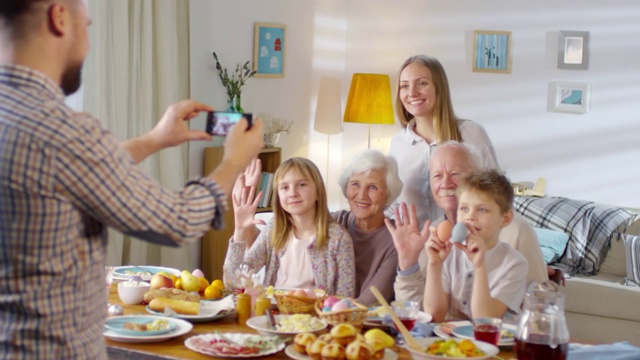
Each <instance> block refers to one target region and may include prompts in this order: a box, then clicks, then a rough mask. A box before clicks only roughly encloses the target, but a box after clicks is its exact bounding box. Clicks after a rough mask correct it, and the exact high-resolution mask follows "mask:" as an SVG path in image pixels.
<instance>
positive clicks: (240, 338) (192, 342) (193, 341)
mask: <svg viewBox="0 0 640 360" xmlns="http://www.w3.org/2000/svg"><path fill="white" fill-rule="evenodd" d="M224 336H225V337H226V338H228V339H229V340H231V341H234V342H238V343H242V342H244V341H245V340H246V339H248V338H253V339H265V338H273V336H264V335H254V334H240V333H229V334H224ZM215 339H220V335H218V334H202V335H196V336H192V337H190V338H188V339H187V340H185V341H184V345H185V346H186V347H187V348H188V349H189V350H191V351H195V352H197V353H200V354H204V355H209V356H215V357H217V358H251V357H259V356H266V355H271V354H275V353H277V352H278V351H280V350H282V349H284V346H285V344H284V342H281V341H280V340H278V343H276V344H275V347H273V348H271V349H268V350H264V351H261V352H259V353H256V354H247V355H243V354H234V355H231V354H224V353H219V352H218V351H216V350H215V349H213V348H207V347H199V346H198V343H200V342H209V341H211V340H215Z"/></svg>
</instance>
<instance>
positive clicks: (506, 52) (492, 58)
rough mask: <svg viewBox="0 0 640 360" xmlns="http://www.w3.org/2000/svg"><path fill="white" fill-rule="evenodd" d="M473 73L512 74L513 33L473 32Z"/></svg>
mask: <svg viewBox="0 0 640 360" xmlns="http://www.w3.org/2000/svg"><path fill="white" fill-rule="evenodd" d="M473 39H474V41H473V71H479V72H493V73H505V74H511V47H512V43H513V39H512V36H511V31H491V30H475V31H474V32H473Z"/></svg>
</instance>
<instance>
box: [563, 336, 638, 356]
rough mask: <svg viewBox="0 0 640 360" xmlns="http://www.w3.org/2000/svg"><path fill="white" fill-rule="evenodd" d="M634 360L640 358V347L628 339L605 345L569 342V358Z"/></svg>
mask: <svg viewBox="0 0 640 360" xmlns="http://www.w3.org/2000/svg"><path fill="white" fill-rule="evenodd" d="M600 359H607V360H632V359H640V348H639V347H637V346H633V345H631V344H629V342H627V341H623V342H617V343H613V344H604V345H586V346H585V345H580V344H569V356H568V357H567V360H600Z"/></svg>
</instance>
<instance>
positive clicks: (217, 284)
mask: <svg viewBox="0 0 640 360" xmlns="http://www.w3.org/2000/svg"><path fill="white" fill-rule="evenodd" d="M211 285H215V287H217V288H218V289H220V290H224V289H225V287H224V283H223V282H222V280H220V279H218V280H213V281H212V282H211Z"/></svg>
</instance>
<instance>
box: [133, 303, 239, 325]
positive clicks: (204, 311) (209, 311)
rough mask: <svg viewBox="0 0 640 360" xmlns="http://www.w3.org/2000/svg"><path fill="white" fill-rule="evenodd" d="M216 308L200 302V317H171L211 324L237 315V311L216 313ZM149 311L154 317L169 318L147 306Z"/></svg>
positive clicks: (211, 304)
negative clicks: (210, 322)
mask: <svg viewBox="0 0 640 360" xmlns="http://www.w3.org/2000/svg"><path fill="white" fill-rule="evenodd" d="M214 306H215V304H214V303H213V302H211V301H208V300H200V312H199V313H198V315H184V314H175V315H171V317H172V318H178V319H184V320H188V321H190V322H192V323H201V322H209V321H215V320H220V319H222V318H224V317H227V316H229V315H231V314H235V313H236V311H235V310H229V311H226V312H221V313H217V314H216V313H215V311H214V309H213V307H214ZM145 309H146V310H147V312H149V313H151V314H154V315H160V316H169V315H167V314H165V313H163V312H160V311H155V310H152V309H151V308H150V307H149V305H147V306H146V308H145Z"/></svg>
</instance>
